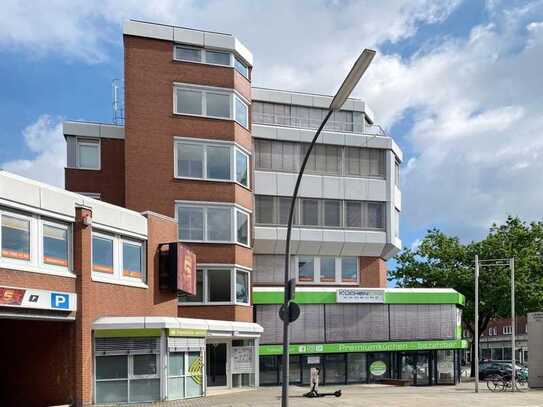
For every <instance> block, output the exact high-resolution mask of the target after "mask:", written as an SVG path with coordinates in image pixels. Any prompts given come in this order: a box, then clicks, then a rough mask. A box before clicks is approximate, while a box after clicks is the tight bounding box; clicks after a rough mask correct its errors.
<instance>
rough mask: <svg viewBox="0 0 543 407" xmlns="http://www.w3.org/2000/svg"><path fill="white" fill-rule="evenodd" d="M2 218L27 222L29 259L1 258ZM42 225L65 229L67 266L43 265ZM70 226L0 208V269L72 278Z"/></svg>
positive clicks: (38, 216) (71, 234) (73, 275)
mask: <svg viewBox="0 0 543 407" xmlns="http://www.w3.org/2000/svg"><path fill="white" fill-rule="evenodd" d="M2 216H8V217H12V218H16V219H21V220H25V221H29V232H30V238H29V241H30V259H29V260H20V259H14V258H11V257H4V256H2V227H1V224H2V222H1V219H2ZM43 224H47V225H51V226H54V227H58V228H66V229H67V239H68V266H67V267H64V266H59V265H54V264H48V263H45V262H44V260H43V254H44V246H43ZM72 237H73V233H72V225H71V223H69V222H63V221H60V220H58V221H57V220H54V219H53V218H49V217H43V216H40V215H37V214H27V213H21V212H19V211H11V210H9V209H8V208H4V207H2V208H0V268H6V269H12V270H18V271H29V272H33V273H41V274H51V275H58V276H64V277H73V278H75V277H76V276H75V274H74V273H73V242H72Z"/></svg>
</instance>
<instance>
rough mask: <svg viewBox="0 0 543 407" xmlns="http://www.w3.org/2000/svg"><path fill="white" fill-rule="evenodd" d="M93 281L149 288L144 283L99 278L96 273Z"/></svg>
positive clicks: (93, 275) (92, 278)
mask: <svg viewBox="0 0 543 407" xmlns="http://www.w3.org/2000/svg"><path fill="white" fill-rule="evenodd" d="M91 280H92V281H95V282H97V283H106V284H115V285H123V286H127V287H134V288H143V289H147V288H149V286H148V285H147V284H145V283H143V282H137V281H124V280H117V279H114V278H108V277H102V276H97V275H96V274H94V273H93V274H92V277H91Z"/></svg>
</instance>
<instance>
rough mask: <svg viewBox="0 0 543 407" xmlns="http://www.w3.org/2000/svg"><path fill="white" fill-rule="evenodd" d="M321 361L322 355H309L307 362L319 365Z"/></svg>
mask: <svg viewBox="0 0 543 407" xmlns="http://www.w3.org/2000/svg"><path fill="white" fill-rule="evenodd" d="M320 363H321V357H320V356H308V357H307V364H308V365H319V364H320Z"/></svg>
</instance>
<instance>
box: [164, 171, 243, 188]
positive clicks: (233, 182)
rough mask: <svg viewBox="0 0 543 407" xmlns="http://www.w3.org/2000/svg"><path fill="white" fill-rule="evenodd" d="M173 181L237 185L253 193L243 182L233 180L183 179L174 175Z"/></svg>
mask: <svg viewBox="0 0 543 407" xmlns="http://www.w3.org/2000/svg"><path fill="white" fill-rule="evenodd" d="M173 179H174V180H179V181H184V180H187V181H205V182H220V183H223V184H236V185H239V186H240V187H242V188H244V189H246V190H247V191H251V188H250V187H248V186H246V185H243V184H242V183H241V182H238V181H234V180H231V179H214V178H197V177H181V176H179V175H174V177H173Z"/></svg>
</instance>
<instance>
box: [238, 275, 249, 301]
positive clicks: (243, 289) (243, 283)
mask: <svg viewBox="0 0 543 407" xmlns="http://www.w3.org/2000/svg"><path fill="white" fill-rule="evenodd" d="M236 301H237V302H241V303H244V304H247V303H248V302H249V274H247V273H245V272H243V271H239V270H237V271H236Z"/></svg>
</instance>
